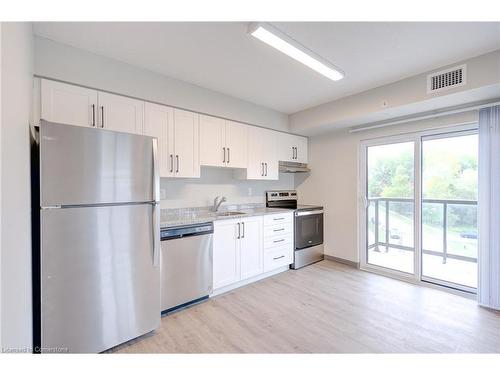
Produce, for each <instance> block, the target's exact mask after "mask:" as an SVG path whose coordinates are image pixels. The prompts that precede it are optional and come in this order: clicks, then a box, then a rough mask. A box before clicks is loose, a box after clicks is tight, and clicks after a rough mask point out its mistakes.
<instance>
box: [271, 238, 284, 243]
mask: <svg viewBox="0 0 500 375" xmlns="http://www.w3.org/2000/svg"><path fill="white" fill-rule="evenodd" d="M284 240H285V239H284V238H282V239H281V240H275V241H273V242H274V243H276V242H283V241H284Z"/></svg>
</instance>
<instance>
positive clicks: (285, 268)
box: [210, 266, 290, 297]
mask: <svg viewBox="0 0 500 375" xmlns="http://www.w3.org/2000/svg"><path fill="white" fill-rule="evenodd" d="M288 270H290V266H283V267H280V268H276V269H275V270H272V271H269V272H266V273H261V274H260V275H257V276H254V277H250V278H249V279H245V280H241V281H238V282H237V283H234V284H231V285H227V286H224V287H222V288H219V289H216V290H214V292H213V293H212V294H210V297H215V296H218V295H219V294H223V293H227V292H229V291H230V290H233V289H236V288H240V287H242V286H245V285H248V284H251V283H254V282H256V281H259V280H262V279H265V278H267V277H270V276H273V275H277V274H278V273H281V272H285V271H288Z"/></svg>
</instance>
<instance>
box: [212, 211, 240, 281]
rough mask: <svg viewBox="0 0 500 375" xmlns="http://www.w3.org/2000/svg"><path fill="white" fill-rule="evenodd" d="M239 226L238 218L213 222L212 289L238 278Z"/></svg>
mask: <svg viewBox="0 0 500 375" xmlns="http://www.w3.org/2000/svg"><path fill="white" fill-rule="evenodd" d="M239 227H240V224H239V220H222V221H216V222H215V223H214V236H213V262H214V265H213V267H214V268H213V278H214V280H213V281H214V283H213V284H214V289H218V288H221V287H224V286H227V285H230V284H233V283H235V282H237V281H239V280H240V274H241V273H240V251H239V245H240V242H239V241H240V239H239V238H238V237H239V234H238V233H239V230H238V229H239Z"/></svg>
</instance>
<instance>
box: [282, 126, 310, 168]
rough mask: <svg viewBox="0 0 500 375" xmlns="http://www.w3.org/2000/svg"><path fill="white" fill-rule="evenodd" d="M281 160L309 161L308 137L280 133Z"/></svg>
mask: <svg viewBox="0 0 500 375" xmlns="http://www.w3.org/2000/svg"><path fill="white" fill-rule="evenodd" d="M278 153H279V160H281V161H292V162H296V163H307V138H306V137H302V136H299V135H294V134H287V133H280V134H279V135H278Z"/></svg>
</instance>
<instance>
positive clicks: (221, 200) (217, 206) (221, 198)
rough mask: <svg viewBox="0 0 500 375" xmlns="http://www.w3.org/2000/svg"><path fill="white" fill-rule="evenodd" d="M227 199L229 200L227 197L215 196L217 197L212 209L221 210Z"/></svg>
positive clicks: (214, 210)
mask: <svg viewBox="0 0 500 375" xmlns="http://www.w3.org/2000/svg"><path fill="white" fill-rule="evenodd" d="M219 198H220V200H219ZM226 201H227V199H226V197H219V196H217V197H215V199H214V205H213V207H212V211H213V212H217V211H219V207H220V205H221V204H222V203H224V202H226Z"/></svg>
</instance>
